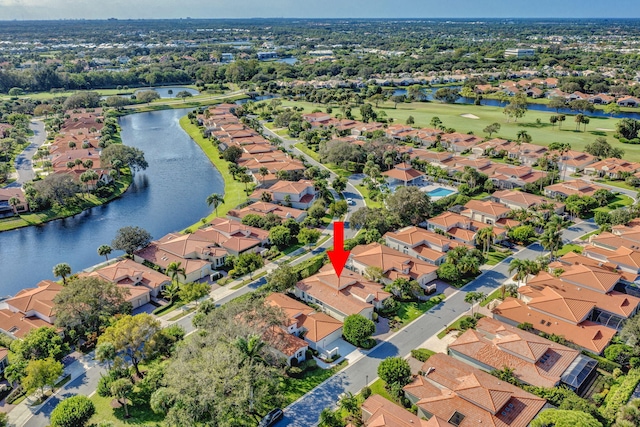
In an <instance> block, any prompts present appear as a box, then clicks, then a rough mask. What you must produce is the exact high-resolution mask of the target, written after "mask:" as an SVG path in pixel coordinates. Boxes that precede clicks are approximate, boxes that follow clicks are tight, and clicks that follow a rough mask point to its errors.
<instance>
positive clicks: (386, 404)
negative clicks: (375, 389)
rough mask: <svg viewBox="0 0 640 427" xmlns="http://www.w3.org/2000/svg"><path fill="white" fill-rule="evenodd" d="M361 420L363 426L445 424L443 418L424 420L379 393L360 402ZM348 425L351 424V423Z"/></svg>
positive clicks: (384, 426)
mask: <svg viewBox="0 0 640 427" xmlns="http://www.w3.org/2000/svg"><path fill="white" fill-rule="evenodd" d="M362 422H363V424H364V426H365V427H386V426H388V427H441V426H446V425H447V422H446V421H445V420H443V419H440V418H438V417H431V418H430V419H429V420H424V419H422V418H420V417H418V416H417V415H414V414H413V413H412V412H409V410H407V409H405V408H403V407H402V406H399V405H396V404H395V403H393V402H391V401H390V400H388V399H385V398H384V397H382V396H381V395H379V394H373V395H371V396H369V397H368V398H367V399H366V400H365V401H364V402H363V403H362ZM348 426H352V424H349V425H348Z"/></svg>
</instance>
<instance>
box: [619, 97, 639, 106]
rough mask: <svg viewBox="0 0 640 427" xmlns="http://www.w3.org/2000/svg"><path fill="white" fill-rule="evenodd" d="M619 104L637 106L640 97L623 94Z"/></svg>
mask: <svg viewBox="0 0 640 427" xmlns="http://www.w3.org/2000/svg"><path fill="white" fill-rule="evenodd" d="M617 104H618V105H619V106H621V107H637V106H638V105H639V104H640V99H638V98H636V97H635V96H623V97H622V98H620V99H618V101H617Z"/></svg>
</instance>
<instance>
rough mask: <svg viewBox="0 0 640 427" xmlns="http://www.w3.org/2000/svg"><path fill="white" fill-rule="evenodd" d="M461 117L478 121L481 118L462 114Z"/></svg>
mask: <svg viewBox="0 0 640 427" xmlns="http://www.w3.org/2000/svg"><path fill="white" fill-rule="evenodd" d="M460 117H464V118H465V119H474V120H478V119H479V118H480V117H478V116H476V115H474V114H460Z"/></svg>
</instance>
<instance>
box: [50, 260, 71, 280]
mask: <svg viewBox="0 0 640 427" xmlns="http://www.w3.org/2000/svg"><path fill="white" fill-rule="evenodd" d="M70 274H71V266H70V265H69V264H67V263H66V262H61V263H60V264H56V265H55V267H53V275H54V276H55V277H61V278H62V283H64V284H65V285H66V284H67V276H69V275H70Z"/></svg>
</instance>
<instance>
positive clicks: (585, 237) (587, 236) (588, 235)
mask: <svg viewBox="0 0 640 427" xmlns="http://www.w3.org/2000/svg"><path fill="white" fill-rule="evenodd" d="M594 234H600V230H596V231H592V232H591V233H587V234H585V235H584V236H580V240H589V237H591V236H593V235H594Z"/></svg>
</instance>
